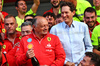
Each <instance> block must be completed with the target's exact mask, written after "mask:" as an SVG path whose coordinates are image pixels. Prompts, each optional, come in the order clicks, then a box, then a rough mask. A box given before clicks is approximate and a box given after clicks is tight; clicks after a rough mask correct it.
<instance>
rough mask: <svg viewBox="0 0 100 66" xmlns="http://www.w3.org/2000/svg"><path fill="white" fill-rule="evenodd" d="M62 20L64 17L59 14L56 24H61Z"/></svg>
mask: <svg viewBox="0 0 100 66" xmlns="http://www.w3.org/2000/svg"><path fill="white" fill-rule="evenodd" d="M61 22H63V18H62V17H61V14H58V15H57V16H56V24H59V23H61Z"/></svg>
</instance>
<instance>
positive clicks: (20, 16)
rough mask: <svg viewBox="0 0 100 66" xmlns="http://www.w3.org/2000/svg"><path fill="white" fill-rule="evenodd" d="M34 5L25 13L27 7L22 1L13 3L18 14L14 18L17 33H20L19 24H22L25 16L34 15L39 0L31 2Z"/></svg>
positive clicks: (18, 0)
mask: <svg viewBox="0 0 100 66" xmlns="http://www.w3.org/2000/svg"><path fill="white" fill-rule="evenodd" d="M33 2H34V4H33V5H32V7H31V8H30V10H29V11H28V12H26V11H27V5H26V2H25V1H24V0H17V1H16V2H15V6H16V10H17V12H18V15H17V16H16V21H17V24H18V27H17V28H16V30H17V31H21V24H22V23H23V22H24V18H25V15H30V14H33V15H34V16H35V15H36V12H37V9H38V6H39V4H40V0H33Z"/></svg>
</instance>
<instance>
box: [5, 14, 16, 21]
mask: <svg viewBox="0 0 100 66" xmlns="http://www.w3.org/2000/svg"><path fill="white" fill-rule="evenodd" d="M10 17H14V19H15V16H14V15H11V14H9V15H7V16H6V17H5V19H7V18H10ZM5 19H4V22H5ZM15 20H16V19H15Z"/></svg>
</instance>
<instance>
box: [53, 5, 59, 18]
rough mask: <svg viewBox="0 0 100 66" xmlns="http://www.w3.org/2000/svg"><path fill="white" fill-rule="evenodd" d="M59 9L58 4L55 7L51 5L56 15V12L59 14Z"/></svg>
mask: <svg viewBox="0 0 100 66" xmlns="http://www.w3.org/2000/svg"><path fill="white" fill-rule="evenodd" d="M59 9H60V6H59V7H57V8H54V7H53V13H54V14H55V15H56V16H57V14H59Z"/></svg>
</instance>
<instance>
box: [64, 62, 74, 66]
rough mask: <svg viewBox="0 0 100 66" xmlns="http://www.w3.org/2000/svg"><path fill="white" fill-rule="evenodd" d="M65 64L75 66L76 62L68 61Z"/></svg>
mask: <svg viewBox="0 0 100 66" xmlns="http://www.w3.org/2000/svg"><path fill="white" fill-rule="evenodd" d="M65 66H75V63H72V62H67V63H66V64H65Z"/></svg>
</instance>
